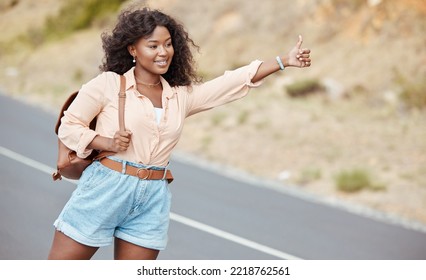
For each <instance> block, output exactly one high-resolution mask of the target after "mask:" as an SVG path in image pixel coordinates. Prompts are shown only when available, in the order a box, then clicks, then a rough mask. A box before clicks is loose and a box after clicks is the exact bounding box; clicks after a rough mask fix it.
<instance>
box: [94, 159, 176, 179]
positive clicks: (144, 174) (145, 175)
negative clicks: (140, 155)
mask: <svg viewBox="0 0 426 280" xmlns="http://www.w3.org/2000/svg"><path fill="white" fill-rule="evenodd" d="M100 163H102V164H103V165H104V166H106V167H108V168H109V169H112V170H115V171H117V172H120V173H121V170H122V169H123V164H122V163H121V162H118V161H114V160H112V159H109V158H103V159H101V160H100ZM126 174H127V175H131V176H135V177H138V178H139V179H141V180H163V179H167V181H168V182H169V184H170V183H171V182H172V181H173V175H172V172H171V171H170V170H166V174H165V176H164V170H154V169H147V168H137V167H134V166H131V165H126Z"/></svg>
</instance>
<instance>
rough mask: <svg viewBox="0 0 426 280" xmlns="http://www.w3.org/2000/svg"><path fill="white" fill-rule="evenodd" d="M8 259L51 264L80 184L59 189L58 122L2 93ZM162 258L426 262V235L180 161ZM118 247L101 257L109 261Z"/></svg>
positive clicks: (2, 252)
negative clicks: (61, 218)
mask: <svg viewBox="0 0 426 280" xmlns="http://www.w3.org/2000/svg"><path fill="white" fill-rule="evenodd" d="M0 118H1V127H0V129H1V132H2V136H1V139H0V166H1V169H0V176H1V182H0V213H1V214H0V259H3V260H5V259H10V260H22V259H24V260H35V259H45V258H46V256H47V254H48V250H49V247H50V243H51V240H52V236H53V231H54V228H53V226H52V223H53V221H54V220H55V218H56V217H57V215H58V214H59V212H60V210H61V209H62V207H63V205H64V204H65V202H66V201H67V199H68V197H69V196H70V194H71V192H72V191H73V189H74V188H75V184H74V183H73V182H68V181H64V180H63V181H60V182H53V181H52V179H51V176H50V172H51V171H52V170H53V167H54V166H55V162H56V145H57V140H56V135H55V134H54V132H53V128H54V124H55V122H56V116H55V115H53V114H51V113H48V112H47V111H44V110H42V109H40V108H35V107H32V106H30V105H27V104H24V103H22V102H18V101H16V100H13V99H10V98H8V97H6V96H4V95H0ZM171 169H172V170H173V173H174V176H175V181H174V182H173V184H172V185H171V189H172V193H173V206H172V213H171V220H172V221H171V225H170V231H169V245H168V248H167V249H166V250H165V251H163V252H162V253H161V254H160V256H159V259H170V260H171V259H194V260H195V259H204V260H208V259H217V260H219V259H242V260H244V259H263V260H264V259H298V258H301V259H333V260H335V259H345V260H356V259H367V260H372V259H385V260H393V259H395V260H396V259H409V260H413V259H423V260H424V259H426V233H425V232H424V231H422V230H415V229H412V228H408V227H405V226H401V225H398V224H395V223H390V222H386V221H381V220H378V219H371V218H368V217H367V216H364V215H358V214H355V213H353V212H351V211H346V210H345V209H342V208H340V207H333V206H332V205H328V204H326V203H322V202H319V201H316V200H312V199H308V198H306V197H304V196H298V195H293V194H291V193H288V192H284V191H280V190H276V189H274V188H271V187H267V186H266V185H262V184H261V183H259V181H253V182H255V183H250V182H246V181H241V180H235V179H232V176H220V175H219V174H218V172H216V171H215V169H210V168H205V167H204V166H201V167H200V166H199V165H194V164H193V163H191V162H189V161H188V162H187V161H182V160H181V159H180V158H179V157H174V159H173V161H172V163H171ZM111 258H112V247H111V246H110V247H106V248H101V249H100V250H99V251H98V252H97V254H96V255H95V257H94V259H111Z"/></svg>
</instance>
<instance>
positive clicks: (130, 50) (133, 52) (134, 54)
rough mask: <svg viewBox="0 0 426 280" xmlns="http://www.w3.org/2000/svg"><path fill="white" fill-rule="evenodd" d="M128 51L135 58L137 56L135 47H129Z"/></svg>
mask: <svg viewBox="0 0 426 280" xmlns="http://www.w3.org/2000/svg"><path fill="white" fill-rule="evenodd" d="M127 50H128V51H129V54H130V55H131V56H133V57H135V56H136V48H135V46H134V45H129V46H127Z"/></svg>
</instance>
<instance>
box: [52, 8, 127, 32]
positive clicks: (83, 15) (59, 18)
mask: <svg viewBox="0 0 426 280" xmlns="http://www.w3.org/2000/svg"><path fill="white" fill-rule="evenodd" d="M123 2H124V0H108V1H105V0H70V1H67V2H66V3H65V4H64V6H63V7H62V8H61V10H60V11H59V13H58V14H57V15H56V16H51V17H48V18H47V20H46V24H45V29H44V31H45V32H44V33H45V35H46V37H48V38H52V37H54V38H57V37H63V36H66V35H68V34H70V33H72V32H74V31H77V30H82V29H85V28H88V27H90V26H91V25H92V23H93V22H94V21H95V20H96V19H98V18H100V17H103V16H105V15H107V14H109V13H111V12H114V11H117V10H118V9H119V8H120V5H121V4H122V3H123Z"/></svg>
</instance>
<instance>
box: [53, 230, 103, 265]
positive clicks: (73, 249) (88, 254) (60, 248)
mask: <svg viewBox="0 0 426 280" xmlns="http://www.w3.org/2000/svg"><path fill="white" fill-rule="evenodd" d="M98 249H99V247H90V246H86V245H83V244H81V243H78V242H77V241H75V240H73V239H72V238H70V237H68V236H66V235H65V234H63V233H62V232H60V231H55V236H54V238H53V243H52V247H51V248H50V252H49V257H48V259H49V260H89V259H91V258H92V257H93V255H94V254H95V253H96V251H97V250H98Z"/></svg>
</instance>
